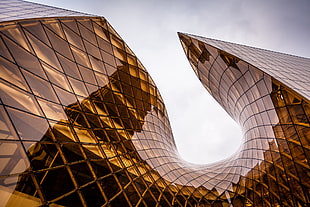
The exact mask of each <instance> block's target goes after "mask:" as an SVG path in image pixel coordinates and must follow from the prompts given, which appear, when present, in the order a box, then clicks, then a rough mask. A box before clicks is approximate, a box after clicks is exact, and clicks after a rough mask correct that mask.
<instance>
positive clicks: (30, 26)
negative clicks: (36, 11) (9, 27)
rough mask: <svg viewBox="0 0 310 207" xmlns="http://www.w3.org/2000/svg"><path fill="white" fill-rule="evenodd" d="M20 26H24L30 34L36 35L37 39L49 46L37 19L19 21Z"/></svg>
mask: <svg viewBox="0 0 310 207" xmlns="http://www.w3.org/2000/svg"><path fill="white" fill-rule="evenodd" d="M21 24H22V26H23V27H24V28H26V30H27V31H29V32H30V33H31V34H32V35H34V36H36V37H37V38H38V39H39V40H41V41H43V42H44V43H45V44H47V45H49V46H50V43H49V41H48V39H47V37H46V34H45V32H44V30H43V27H42V25H41V23H40V22H39V21H31V22H28V21H27V22H25V23H23V22H21Z"/></svg>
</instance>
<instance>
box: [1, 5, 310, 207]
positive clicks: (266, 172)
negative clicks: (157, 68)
mask: <svg viewBox="0 0 310 207" xmlns="http://www.w3.org/2000/svg"><path fill="white" fill-rule="evenodd" d="M1 4H2V5H3V6H2V7H1V8H0V10H1V9H2V10H1V11H2V12H1V15H0V19H1V21H2V22H0V48H1V50H0V74H1V79H0V84H1V87H0V93H1V94H0V95H1V102H0V125H1V131H0V134H1V136H0V200H1V202H2V204H3V205H4V206H42V205H49V206H122V207H123V206H192V207H196V206H216V207H218V206H219V207H220V206H221V207H226V206H236V207H239V206H307V204H308V203H309V199H310V198H309V189H310V179H309V175H310V171H309V168H310V167H309V156H310V154H309V150H310V146H309V142H310V130H309V129H310V126H309V119H310V106H309V104H310V103H309V94H310V89H309V88H310V87H309V81H308V80H309V77H310V70H309V66H310V60H309V59H307V58H299V57H295V56H290V55H284V54H281V53H275V52H270V51H265V50H261V49H257V48H250V47H247V46H240V45H236V44H231V43H226V42H221V41H217V40H210V39H207V38H201V37H197V36H193V35H186V34H179V36H180V40H181V43H182V46H183V48H184V51H185V53H186V55H187V57H188V59H189V61H190V63H191V65H192V67H193V69H194V70H195V72H196V74H197V76H198V77H199V79H200V80H201V82H202V84H203V85H204V86H205V87H206V89H207V90H208V91H209V92H210V93H211V94H212V96H213V97H214V98H215V99H216V100H217V101H218V102H219V103H220V104H221V105H222V106H223V107H224V109H225V110H226V111H227V112H228V113H229V114H230V115H231V116H232V117H233V118H234V119H235V120H236V121H237V122H238V123H239V124H240V125H241V127H242V130H243V134H244V144H243V145H242V147H241V148H240V149H239V151H238V152H236V153H235V154H234V155H233V156H232V157H230V158H227V159H226V160H223V161H221V162H218V163H214V164H209V165H194V164H190V163H187V162H185V161H184V160H182V159H181V158H180V157H179V155H178V152H177V149H176V146H175V143H174V139H173V135H172V132H171V127H170V124H169V119H168V116H167V113H166V110H165V106H164V104H163V101H162V98H161V97H160V94H159V92H158V89H157V88H156V86H155V84H154V82H153V81H152V79H151V77H150V76H149V74H148V73H147V71H146V70H145V68H144V67H143V65H142V64H141V63H140V61H139V60H138V59H137V57H136V56H135V55H134V54H133V52H132V51H131V50H130V49H129V48H128V46H127V45H126V43H124V41H123V40H122V39H121V37H120V36H119V35H118V34H117V33H116V32H115V31H114V29H113V28H112V27H111V26H110V24H109V23H108V22H107V21H106V20H105V19H104V18H103V17H96V16H92V15H88V14H83V13H78V12H72V11H68V10H63V9H58V8H54V7H48V6H44V5H39V4H34V3H29V2H23V1H17V0H12V1H1ZM10 8H11V9H10ZM26 8H33V11H35V12H33V11H32V12H29V9H28V10H27V9H26ZM45 14H46V15H45Z"/></svg>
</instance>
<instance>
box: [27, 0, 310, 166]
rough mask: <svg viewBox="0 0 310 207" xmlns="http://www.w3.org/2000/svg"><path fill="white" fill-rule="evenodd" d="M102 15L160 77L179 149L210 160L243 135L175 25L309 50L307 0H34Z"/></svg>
mask: <svg viewBox="0 0 310 207" xmlns="http://www.w3.org/2000/svg"><path fill="white" fill-rule="evenodd" d="M32 1H33V2H38V3H43V4H48V5H52V6H57V7H62V8H66V9H70V10H75V11H81V12H86V13H90V14H96V15H100V16H104V17H105V18H106V19H107V20H108V21H109V22H110V24H111V25H112V26H113V27H114V28H115V29H116V31H117V32H118V33H119V34H120V36H121V37H122V38H123V39H124V41H125V42H126V43H127V44H128V45H129V47H130V48H131V49H132V50H133V52H134V53H135V54H136V55H137V57H138V58H139V59H140V60H141V62H142V63H143V65H144V66H145V67H146V69H147V70H148V72H149V73H150V75H151V76H152V78H153V79H154V81H155V83H156V85H157V87H158V88H159V91H160V92H161V95H162V97H163V99H164V102H165V104H166V108H167V111H168V114H169V117H170V122H171V125H172V129H173V133H174V137H175V140H176V144H177V147H178V150H179V152H180V154H181V156H182V157H183V158H184V159H185V160H187V161H189V162H193V163H211V162H215V161H218V160H220V159H223V158H226V157H228V156H229V155H231V154H233V153H234V152H235V151H236V150H237V149H238V147H239V145H240V144H241V142H242V134H241V130H240V128H239V127H238V126H237V124H236V123H235V122H234V121H233V120H232V119H231V118H230V117H229V116H228V115H227V114H226V112H225V111H224V110H223V109H222V108H221V107H220V106H219V105H218V104H217V102H216V101H215V100H214V99H213V98H212V97H211V96H210V95H209V94H208V92H207V91H206V90H205V89H204V88H203V87H202V85H201V83H200V81H199V80H198V78H197V77H196V76H195V74H194V72H193V70H192V69H191V67H190V65H189V63H188V61H187V59H186V57H185V54H184V52H183V49H182V47H181V45H180V42H179V39H178V36H177V32H186V33H191V34H196V35H200V36H204V37H210V38H214V39H220V40H224V41H230V42H234V43H240V44H245V45H250V46H255V47H260V48H264V49H270V50H275V51H279V52H284V53H289V54H294V55H299V56H304V57H310V41H309V37H310V1H309V0H295V1H292V0H255V1H254V0H252V1H251V0H226V1H225V0H214V1H211V0H196V1H190V0H188V1H185V0H170V1H169V0H153V1H148V0H86V1H85V0H32Z"/></svg>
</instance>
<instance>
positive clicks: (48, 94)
mask: <svg viewBox="0 0 310 207" xmlns="http://www.w3.org/2000/svg"><path fill="white" fill-rule="evenodd" d="M23 73H24V75H25V78H26V80H27V81H28V84H29V86H30V88H31V90H32V91H33V93H34V94H35V95H37V96H40V97H42V98H46V99H48V100H51V101H54V102H58V100H57V97H56V95H55V93H54V90H53V88H52V87H51V84H50V83H49V82H48V81H46V80H43V79H41V78H39V77H37V76H34V75H32V74H31V73H29V72H26V71H23Z"/></svg>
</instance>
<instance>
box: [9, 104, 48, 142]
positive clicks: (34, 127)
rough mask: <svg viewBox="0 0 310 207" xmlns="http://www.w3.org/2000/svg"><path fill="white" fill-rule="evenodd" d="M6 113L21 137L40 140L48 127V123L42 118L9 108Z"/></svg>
mask: <svg viewBox="0 0 310 207" xmlns="http://www.w3.org/2000/svg"><path fill="white" fill-rule="evenodd" d="M8 113H9V116H10V117H11V119H12V123H13V124H14V126H15V127H16V130H17V132H18V134H19V136H20V137H21V138H22V139H25V140H34V141H40V140H41V139H42V137H43V136H44V134H45V133H46V131H47V129H48V126H49V125H48V123H47V121H46V120H45V119H44V118H41V117H38V116H34V115H31V114H28V113H25V112H21V111H17V110H15V109H10V108H8Z"/></svg>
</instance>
